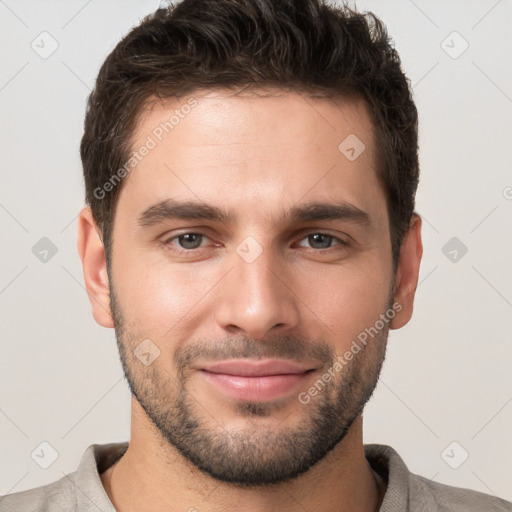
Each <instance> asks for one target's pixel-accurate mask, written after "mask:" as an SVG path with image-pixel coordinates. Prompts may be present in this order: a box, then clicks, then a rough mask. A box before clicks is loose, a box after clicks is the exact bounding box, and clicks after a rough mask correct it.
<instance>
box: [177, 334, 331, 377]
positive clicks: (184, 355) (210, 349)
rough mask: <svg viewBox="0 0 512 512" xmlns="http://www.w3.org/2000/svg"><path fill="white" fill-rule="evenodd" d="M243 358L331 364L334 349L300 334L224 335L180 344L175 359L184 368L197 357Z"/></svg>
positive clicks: (317, 364) (214, 358) (197, 358)
mask: <svg viewBox="0 0 512 512" xmlns="http://www.w3.org/2000/svg"><path fill="white" fill-rule="evenodd" d="M244 358H246V359H265V358H277V359H289V360H291V361H297V362H304V361H307V362H310V363H313V364H314V366H317V367H324V366H325V367H329V366H330V365H331V364H332V361H333V360H334V358H335V352H334V349H333V348H332V347H331V346H329V345H328V344H327V343H325V342H324V341H316V342H311V341H309V340H306V339H305V338H303V337H297V336H277V337H273V338H272V339H266V340H258V341H255V340H253V339H250V338H238V339H234V338H222V339H217V340H204V341H200V342H194V343H192V344H187V345H183V346H181V347H179V348H178V349H177V350H176V352H175V354H174V363H175V364H176V366H177V367H178V368H180V369H185V368H187V367H190V366H192V365H193V364H194V362H195V361H198V360H201V361H202V362H206V361H208V362H209V363H211V362H217V361H225V360H228V359H244Z"/></svg>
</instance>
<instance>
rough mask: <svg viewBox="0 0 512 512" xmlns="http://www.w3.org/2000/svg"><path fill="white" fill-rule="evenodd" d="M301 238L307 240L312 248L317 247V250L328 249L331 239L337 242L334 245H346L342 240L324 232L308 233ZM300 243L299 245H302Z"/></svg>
mask: <svg viewBox="0 0 512 512" xmlns="http://www.w3.org/2000/svg"><path fill="white" fill-rule="evenodd" d="M302 240H307V241H308V243H309V244H311V245H312V248H313V249H319V250H322V249H330V248H331V246H332V242H333V241H337V242H338V244H336V245H342V246H346V245H348V244H347V243H346V242H344V241H343V240H341V239H339V238H337V237H335V236H331V235H328V234H326V233H311V234H310V235H308V236H306V237H304V238H303V239H302ZM300 245H301V247H304V246H303V245H302V244H300Z"/></svg>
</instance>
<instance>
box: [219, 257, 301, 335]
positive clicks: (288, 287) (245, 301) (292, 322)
mask: <svg viewBox="0 0 512 512" xmlns="http://www.w3.org/2000/svg"><path fill="white" fill-rule="evenodd" d="M233 264H234V268H233V269H232V271H231V272H229V274H228V275H227V276H226V280H225V281H224V283H223V286H222V290H221V298H220V303H219V306H218V308H217V312H216V318H217V322H218V324H219V325H220V326H221V327H222V328H223V329H224V330H226V331H227V332H229V333H230V334H244V335H245V336H247V337H250V338H251V339H254V340H260V339H264V338H265V336H268V335H269V334H271V333H272V334H274V335H275V334H277V333H279V334H285V333H286V332H287V331H289V330H292V329H294V328H296V326H297V325H298V323H299V309H298V304H297V302H298V300H299V299H298V298H297V296H296V295H295V294H294V291H293V284H292V283H289V282H287V281H289V280H288V279H287V278H286V271H285V269H284V268H283V265H281V264H278V263H276V258H275V256H273V255H272V253H271V251H270V250H264V251H263V252H262V253H261V254H260V255H259V256H258V257H257V258H256V259H255V260H254V261H252V262H248V261H246V260H244V259H243V258H242V257H240V256H239V255H238V254H236V253H235V254H234V257H233Z"/></svg>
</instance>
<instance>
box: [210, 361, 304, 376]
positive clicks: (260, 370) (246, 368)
mask: <svg viewBox="0 0 512 512" xmlns="http://www.w3.org/2000/svg"><path fill="white" fill-rule="evenodd" d="M201 369H202V370H206V371H208V372H210V373H222V374H224V375H237V376H241V377H265V376H268V375H291V374H299V373H304V372H307V371H308V370H313V369H314V368H311V366H304V365H300V364H297V363H294V362H292V361H288V360H285V359H264V360H262V361H248V360H247V359H231V360H230V361H221V362H219V363H213V364H210V365H207V366H204V367H202V368H201Z"/></svg>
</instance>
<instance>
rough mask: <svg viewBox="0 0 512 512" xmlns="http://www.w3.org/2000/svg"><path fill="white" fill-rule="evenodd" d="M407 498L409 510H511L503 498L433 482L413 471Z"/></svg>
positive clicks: (507, 511) (467, 511)
mask: <svg viewBox="0 0 512 512" xmlns="http://www.w3.org/2000/svg"><path fill="white" fill-rule="evenodd" d="M409 500H410V510H411V512H423V511H425V510H432V511H433V510H437V511H439V512H445V511H446V512H448V511H450V512H473V511H474V512H481V511H485V512H512V503H511V502H509V501H506V500H504V499H501V498H498V497H496V496H491V495H490V494H485V493H482V492H478V491H473V490H472V489H465V488H463V487H453V486H450V485H445V484H441V483H438V482H433V481H431V480H428V479H427V478H425V477H422V476H420V475H416V474H414V473H411V474H410V477H409Z"/></svg>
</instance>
